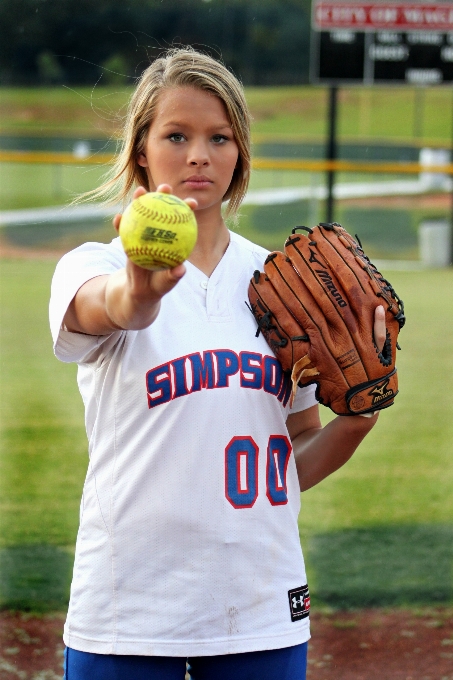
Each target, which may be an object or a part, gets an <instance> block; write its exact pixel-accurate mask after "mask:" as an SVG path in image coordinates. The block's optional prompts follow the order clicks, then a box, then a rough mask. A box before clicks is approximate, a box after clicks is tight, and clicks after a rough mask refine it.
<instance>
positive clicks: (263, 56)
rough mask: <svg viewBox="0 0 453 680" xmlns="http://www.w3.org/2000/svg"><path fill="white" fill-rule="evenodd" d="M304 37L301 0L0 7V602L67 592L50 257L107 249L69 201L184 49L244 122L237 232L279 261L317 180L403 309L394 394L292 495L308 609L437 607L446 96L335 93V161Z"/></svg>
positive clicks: (385, 90)
mask: <svg viewBox="0 0 453 680" xmlns="http://www.w3.org/2000/svg"><path fill="white" fill-rule="evenodd" d="M310 26H311V5H310V2H309V0H259V1H258V0H124V1H123V2H121V3H118V2H117V1H116V0H97V1H96V2H92V0H59V1H58V2H52V1H51V0H1V2H0V255H1V258H0V277H1V278H0V286H1V288H0V295H1V330H0V332H1V336H0V338H1V353H0V381H1V384H0V418H1V440H0V443H1V450H0V493H1V498H0V512H1V514H0V607H1V608H3V609H17V610H21V611H33V612H39V611H40V612H45V611H60V610H64V608H65V606H66V603H67V598H68V589H69V583H70V577H71V569H72V559H73V552H74V543H75V538H76V532H77V525H78V507H79V502H80V495H81V489H82V485H83V479H84V475H85V473H86V468H87V460H88V459H87V443H86V436H85V430H84V424H83V409H82V403H81V399H80V396H79V394H78V391H77V387H76V382H75V371H76V369H75V367H74V366H67V365H62V364H60V363H59V362H57V360H56V359H55V358H54V357H53V354H52V348H51V339H50V334H49V331H48V323H47V304H48V298H49V287H50V280H51V276H52V273H53V270H54V268H55V264H56V261H57V259H58V257H59V256H60V255H61V254H62V253H63V252H65V251H67V250H69V249H70V248H72V247H75V246H77V245H79V244H80V243H83V242H84V241H87V240H100V241H106V242H107V241H109V240H110V239H111V238H113V237H114V232H113V228H112V226H111V215H112V213H113V212H114V209H113V208H105V207H101V206H96V205H94V206H93V205H85V206H79V207H77V208H69V209H68V208H64V206H65V205H67V204H68V202H70V201H71V200H72V199H73V198H74V197H75V196H77V195H78V194H79V193H80V192H83V191H87V190H89V189H92V188H95V187H96V186H97V185H98V184H99V183H100V181H101V178H102V176H103V174H104V172H105V170H106V164H108V163H109V162H110V161H111V158H112V155H113V154H114V152H115V149H116V148H117V144H118V142H119V141H120V134H121V132H120V130H121V124H122V120H123V117H124V115H125V110H126V106H127V102H128V98H129V96H130V94H131V92H132V89H133V87H134V82H135V79H136V78H137V77H138V76H139V75H140V74H141V72H142V70H143V69H144V68H145V67H146V66H147V65H148V64H149V63H150V61H151V60H152V59H153V58H155V57H156V56H157V55H158V54H159V53H160V51H161V50H162V49H164V48H166V47H169V46H172V45H187V44H190V45H193V46H195V47H198V48H200V49H202V50H205V51H207V52H209V53H210V54H212V55H213V56H216V57H221V58H223V60H224V61H225V63H226V64H227V66H228V67H230V68H231V69H232V70H233V71H234V72H235V73H236V75H238V76H239V77H240V78H241V80H242V81H243V83H244V85H245V88H246V95H247V99H248V101H249V104H250V107H251V111H252V114H253V156H254V166H253V173H252V178H251V185H250V191H249V194H248V196H247V198H246V201H245V203H244V205H243V207H242V209H241V214H240V219H239V221H238V223H237V224H235V225H232V228H233V229H235V230H237V231H238V232H239V233H241V234H242V235H244V236H245V237H247V238H250V239H252V240H254V241H255V242H258V243H260V244H262V245H264V246H265V247H267V248H269V249H274V248H279V249H280V248H281V247H282V244H283V241H284V239H285V237H286V236H287V235H288V233H289V230H290V229H291V228H292V227H294V226H296V225H301V224H306V225H309V226H310V225H311V226H313V225H314V224H316V223H317V222H318V221H319V220H324V219H325V218H326V214H327V211H328V205H327V203H328V200H327V199H328V186H329V182H330V185H332V186H333V195H332V197H331V199H332V200H331V206H330V207H331V209H332V211H333V213H332V214H333V218H334V219H335V220H336V221H338V222H340V223H341V224H343V226H345V228H346V229H347V230H348V231H350V232H351V233H352V234H356V233H357V234H358V235H359V237H360V238H361V241H362V244H363V246H364V248H365V250H366V252H367V253H368V254H369V255H370V256H371V257H372V258H373V259H374V260H376V263H377V264H378V265H379V266H380V267H381V268H382V269H383V271H384V272H385V273H386V275H388V277H389V278H390V280H391V281H392V283H393V285H394V287H395V289H396V291H397V292H398V294H399V295H400V297H402V298H403V299H404V301H405V303H406V311H407V318H408V321H407V325H406V327H405V328H404V329H403V331H402V333H401V336H400V345H401V346H402V351H401V353H400V354H399V356H398V360H399V361H398V368H399V372H400V389H401V394H400V396H399V397H398V398H397V400H396V403H395V405H394V406H392V408H391V409H389V410H388V411H385V412H383V413H382V415H381V418H380V422H379V424H378V426H377V427H376V428H375V429H374V430H373V432H372V433H371V435H370V436H369V437H368V438H367V439H366V441H365V442H364V444H363V445H362V447H361V449H360V450H359V452H358V453H357V454H356V455H355V456H354V458H353V460H352V461H351V462H350V463H349V464H348V465H347V466H346V467H345V468H343V469H342V470H341V471H339V472H338V473H336V474H335V475H333V476H332V477H331V478H329V479H328V480H326V481H325V482H324V483H323V484H321V485H320V486H319V487H316V488H315V489H312V490H310V491H309V492H307V493H305V494H304V495H303V499H302V501H303V507H302V513H301V517H300V532H301V540H302V544H303V548H304V552H305V554H306V558H307V565H308V571H309V582H310V588H311V591H312V592H313V600H314V602H315V603H316V604H317V606H318V607H321V608H322V607H324V608H329V607H330V608H342V609H348V608H349V609H350V608H357V607H369V606H373V607H377V606H379V607H382V606H385V607H388V606H393V607H394V606H400V605H404V606H412V607H423V606H426V605H428V604H429V603H431V604H432V603H435V604H436V605H441V606H445V607H446V606H447V605H450V606H451V604H452V600H453V521H452V520H453V472H452V470H453V466H452V463H451V453H452V445H451V442H452V436H451V435H452V417H451V415H452V405H453V404H452V396H451V394H452V390H451V385H452V384H453V381H452V378H453V375H452V373H453V371H452V368H453V353H452V343H451V338H452V337H453V321H452V312H453V300H452V284H453V277H452V269H451V266H449V264H450V262H451V255H450V245H449V243H450V241H449V239H450V221H451V215H452V181H451V172H452V166H451V147H452V132H453V91H452V88H451V84H450V86H448V85H433V86H430V87H422V86H420V85H418V84H417V85H414V84H407V83H405V84H403V85H401V84H382V83H381V84H371V83H368V84H363V83H359V84H352V83H340V84H339V83H337V84H336V85H337V89H336V92H335V104H336V116H335V122H336V130H335V139H334V142H335V144H334V147H335V148H334V153H333V154H332V148H331V147H332V145H331V146H330V151H329V132H330V142H332V134H331V133H332V129H331V128H332V125H331V123H332V117H331V116H330V118H329V111H330V112H331V107H332V87H331V85H329V84H328V83H323V82H320V81H319V79H318V81H317V82H310V80H309V73H310V50H311V49H312V48H311V47H310V44H311V40H312V35H311V28H310ZM449 35H451V36H453V33H451V34H449ZM452 42H453V40H452ZM329 158H330V161H329V160H327V161H326V159H329ZM443 167H444V168H445V171H443V170H442V168H443ZM329 173H330V174H329ZM433 227H434V229H433ZM433 234H434V236H433ZM436 234H437V236H436ZM324 411H325V409H323V412H324ZM329 417H330V415H329V413H323V418H324V419H325V420H327V419H328V418H329ZM0 670H1V669H0ZM5 677H6V676H5ZM8 677H9V676H8Z"/></svg>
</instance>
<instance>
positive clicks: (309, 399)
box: [289, 385, 318, 413]
mask: <svg viewBox="0 0 453 680" xmlns="http://www.w3.org/2000/svg"><path fill="white" fill-rule="evenodd" d="M315 392H316V385H307V386H306V387H298V388H297V392H296V396H295V397H294V402H293V405H292V407H291V408H290V409H289V413H298V411H305V410H306V409H307V408H310V407H311V406H315V405H316V404H317V403H318V402H317V400H316V397H315Z"/></svg>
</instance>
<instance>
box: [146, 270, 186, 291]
mask: <svg viewBox="0 0 453 680" xmlns="http://www.w3.org/2000/svg"><path fill="white" fill-rule="evenodd" d="M185 273H186V268H185V266H184V265H183V264H178V265H177V266H176V267H173V269H164V270H162V271H157V272H154V276H153V284H154V285H153V287H154V290H155V292H156V293H157V295H158V296H159V297H162V296H163V295H165V294H166V293H169V292H170V291H171V290H172V289H173V288H174V287H175V286H176V284H177V283H178V282H179V281H180V280H181V279H182V277H183V276H184V274H185Z"/></svg>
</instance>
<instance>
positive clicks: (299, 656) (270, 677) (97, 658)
mask: <svg viewBox="0 0 453 680" xmlns="http://www.w3.org/2000/svg"><path fill="white" fill-rule="evenodd" d="M307 647H308V644H307V643H306V642H305V643H304V644H302V645H296V646H294V647H284V648H283V649H269V650H265V651H262V652H245V653H243V654H224V655H222V656H200V657H191V658H190V659H185V658H182V657H169V656H129V655H128V656H120V655H116V654H92V653H89V652H79V651H77V650H75V649H71V648H69V647H68V648H66V650H65V663H64V671H65V673H64V680H184V677H185V673H186V663H188V664H189V672H190V677H191V680H213V679H214V678H215V680H232V678H234V680H305V674H306V670H307Z"/></svg>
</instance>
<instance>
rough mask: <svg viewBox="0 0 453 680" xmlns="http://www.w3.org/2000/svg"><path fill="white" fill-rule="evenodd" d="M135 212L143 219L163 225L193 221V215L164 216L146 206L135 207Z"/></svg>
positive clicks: (174, 214)
mask: <svg viewBox="0 0 453 680" xmlns="http://www.w3.org/2000/svg"><path fill="white" fill-rule="evenodd" d="M134 210H135V211H136V212H138V213H139V214H140V215H142V216H143V217H146V218H147V219H149V220H154V221H156V222H161V223H162V224H186V223H187V222H191V221H192V214H191V213H188V214H186V215H184V214H182V215H181V214H180V213H172V214H171V215H164V214H162V213H161V212H158V211H157V210H150V209H149V208H147V207H146V206H144V205H140V204H139V205H134Z"/></svg>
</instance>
